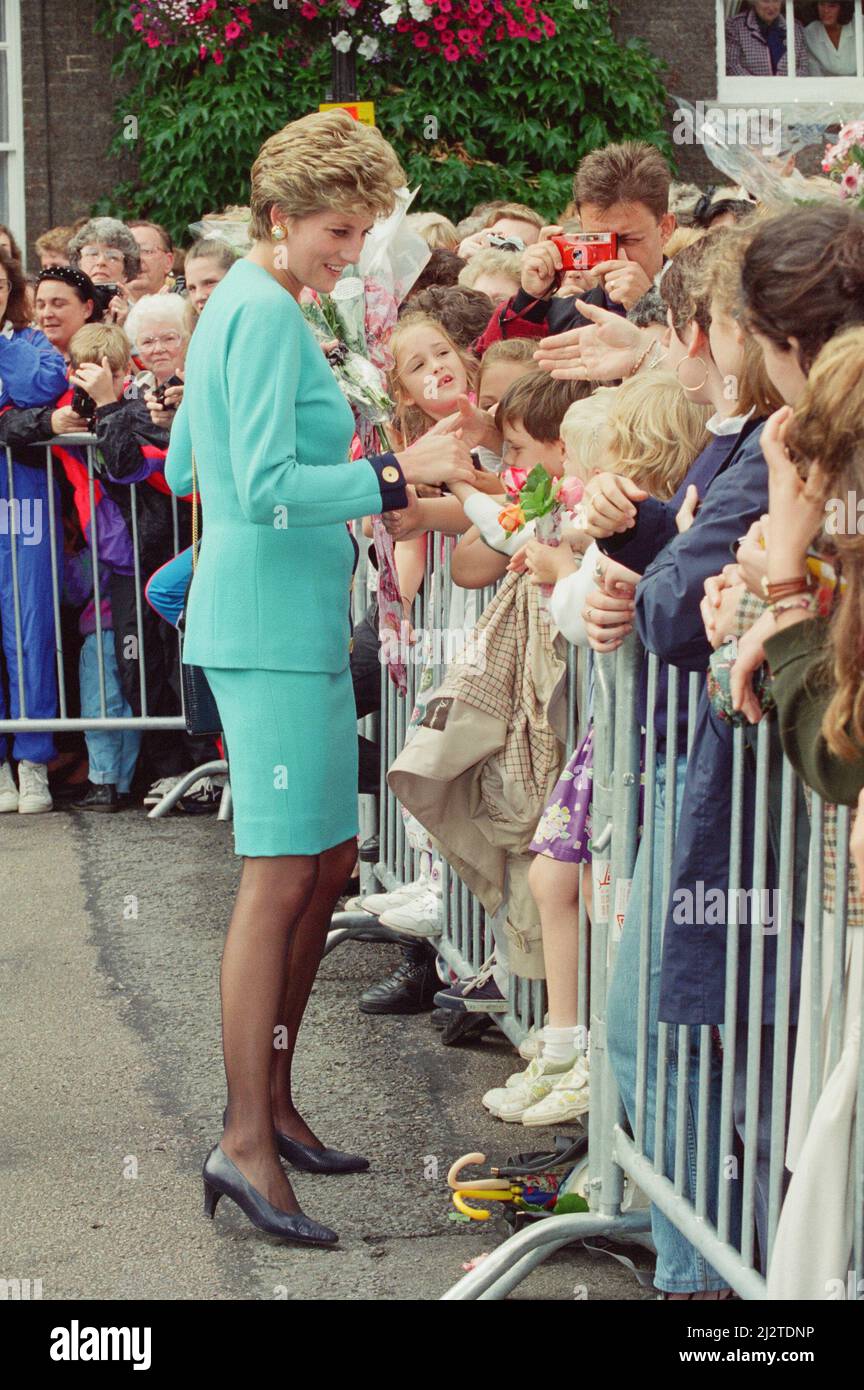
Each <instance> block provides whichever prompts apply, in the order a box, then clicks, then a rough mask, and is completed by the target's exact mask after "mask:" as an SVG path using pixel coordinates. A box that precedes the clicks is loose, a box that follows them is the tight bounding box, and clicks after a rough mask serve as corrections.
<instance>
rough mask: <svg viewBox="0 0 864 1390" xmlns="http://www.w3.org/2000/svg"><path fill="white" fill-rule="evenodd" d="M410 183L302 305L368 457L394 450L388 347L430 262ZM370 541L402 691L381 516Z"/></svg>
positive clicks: (401, 639) (391, 659) (399, 612)
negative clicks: (329, 285)
mask: <svg viewBox="0 0 864 1390" xmlns="http://www.w3.org/2000/svg"><path fill="white" fill-rule="evenodd" d="M415 193H416V190H415V192H414V193H412V192H410V191H409V190H408V189H407V188H403V189H399V190H398V191H397V193H396V207H395V209H394V211H393V213H392V214H391V215H390V216H389V217H387V218H384V219H382V220H381V221H379V222H377V223H376V224H375V226H374V227H373V228H372V230H371V231H370V232H369V235H368V236H367V238H366V243H365V245H364V247H363V251H362V253H361V255H360V259H359V262H358V264H357V266H356V267H352V268H351V270H350V272H349V273H348V274H346V275H343V277H342V279H341V280H339V281H338V282H337V284H336V285H335V287H334V289H333V293H332V294H331V295H326V294H317V293H316V292H314V291H304V292H303V293H302V294H301V297H300V305H301V309H302V311H303V313H304V315H305V316H306V319H307V322H308V323H309V326H310V327H311V329H312V331H313V333H314V334H315V336H316V337H317V338H318V340H319V342H320V343H322V345H327V344H332V343H333V342H334V340H338V343H339V347H338V348H333V349H331V350H330V351H328V353H327V356H328V360H329V361H330V365H331V367H332V368H333V371H334V373H335V375H336V379H337V381H338V382H339V386H340V388H341V390H342V392H343V394H344V396H345V398H346V400H347V401H348V403H349V405H350V406H351V408H352V410H353V412H354V420H355V426H356V430H357V437H358V439H359V441H360V445H361V448H362V454H363V456H366V455H369V454H373V453H376V452H386V451H388V450H389V449H390V444H389V442H388V439H387V431H386V425H387V423H388V422H389V421H390V420H391V419H392V417H393V412H394V405H393V402H392V400H391V399H390V397H389V395H388V393H387V386H386V380H385V377H384V373H385V372H387V371H389V370H390V368H391V367H392V365H393V358H392V354H391V353H390V349H389V346H388V342H389V338H390V334H391V332H392V330H393V328H394V326H395V324H396V318H397V314H398V310H399V304H400V303H401V302H402V300H403V298H404V297H405V295H407V294H408V292H409V290H410V289H411V287H412V286H413V284H414V282H415V280H416V279H417V277H418V275H419V274H420V272H421V270H422V269H423V268H424V266H425V265H426V263H427V261H428V260H429V257H430V255H431V254H432V253H431V250H430V248H429V247H428V246H427V244H426V242H425V241H424V240H423V238H422V237H420V236H418V235H417V233H416V232H414V231H412V230H411V228H410V227H408V226H406V225H405V217H406V214H407V212H408V209H409V207H410V206H411V203H412V201H413V199H414V196H415ZM372 543H373V545H374V547H375V558H376V560H377V563H378V633H379V636H380V638H381V652H382V659H383V660H384V661H385V662H386V665H387V671H388V675H389V677H390V679H391V680H392V681H393V683H394V685H395V686H396V688H397V690H398V691H399V694H400V695H402V696H404V695H405V694H406V693H407V689H408V680H407V669H406V664H405V660H404V652H405V649H406V629H407V620H406V617H405V609H404V605H403V602H402V595H401V592H400V589H399V577H398V575H397V573H396V562H395V557H394V553H393V541H392V538H391V536H390V534H389V532H388V531H387V529H386V527H385V526H384V523H383V521H382V520H381V517H380V516H375V517H373V518H372Z"/></svg>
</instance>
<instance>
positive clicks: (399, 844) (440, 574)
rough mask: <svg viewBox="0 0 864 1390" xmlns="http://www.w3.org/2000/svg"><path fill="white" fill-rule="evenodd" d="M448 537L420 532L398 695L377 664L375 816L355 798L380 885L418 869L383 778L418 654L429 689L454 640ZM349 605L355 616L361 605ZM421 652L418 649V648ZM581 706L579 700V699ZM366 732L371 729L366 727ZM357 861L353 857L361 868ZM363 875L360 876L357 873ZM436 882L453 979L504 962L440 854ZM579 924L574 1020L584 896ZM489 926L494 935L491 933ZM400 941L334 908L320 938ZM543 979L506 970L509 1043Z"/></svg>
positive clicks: (399, 737) (483, 918)
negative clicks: (373, 837) (492, 959)
mask: <svg viewBox="0 0 864 1390" xmlns="http://www.w3.org/2000/svg"><path fill="white" fill-rule="evenodd" d="M455 544H456V540H455V539H452V538H448V537H444V536H441V535H438V534H431V535H430V536H429V537H428V539H427V560H426V570H425V575H424V580H423V584H422V586H421V589H420V591H419V593H418V595H417V598H416V600H415V603H414V608H413V614H412V626H413V628H414V633H415V637H416V641H415V642H414V643H413V645H411V644H408V643H404V644H403V646H402V650H403V654H404V656H405V658H406V676H407V692H406V694H405V696H404V697H402V696H400V695H399V694H398V692H397V690H396V687H395V685H394V684H393V682H392V680H391V679H390V677H389V675H388V672H387V668H386V666H385V665H384V664H382V668H381V712H380V715H379V716H378V719H377V728H378V730H379V731H380V747H381V782H380V791H379V797H378V817H377V821H376V820H375V819H374V816H375V810H374V807H372V806H370V805H368V804H367V805H366V806H364V802H367V803H368V802H370V801H371V800H372V799H371V798H364V797H361V798H360V805H361V816H360V823H361V840H362V839H363V838H364V830H365V831H368V832H372V831H373V830H374V831H377V835H378V841H379V847H380V857H379V859H378V862H377V863H376V864H375V868H374V878H375V880H376V883H377V884H379V885H380V886H381V887H382V888H383V889H384V890H385V891H390V890H392V889H395V888H397V887H400V886H401V885H403V884H405V883H410V882H413V881H414V880H415V879H416V878H417V877H418V874H419V872H420V862H419V860H420V855H419V853H418V851H417V850H415V849H414V848H412V845H411V842H410V839H409V837H408V835H407V834H406V831H405V823H404V819H403V815H402V810H401V807H400V805H399V802H398V801H397V799H396V797H395V796H394V795H393V793H392V792H391V791H390V789H389V787H388V786H387V771H388V768H389V767H390V765H391V764H392V763H393V762H394V760H395V758H396V756H397V754H398V753H399V752H400V751H401V749H402V747H403V745H404V743H405V738H406V734H407V732H408V726H409V723H410V720H411V715H412V712H413V710H414V707H415V704H416V700H417V696H418V692H419V687H420V683H421V680H422V678H423V673H424V669H426V666H427V661H426V657H430V658H431V662H430V663H429V664H430V665H431V680H430V683H429V685H428V686H427V689H428V690H429V691H432V690H434V689H435V688H436V687H437V686H438V685H440V684H441V681H442V679H443V677H444V674H445V672H446V669H447V665H448V656H449V655H450V653H451V650H453V648H454V646H455V645H458V642H456V643H454V641H453V640H452V639H451V638H450V637H449V635H448V634H450V633H451V627H450V622H451V613H450V600H451V595H452V582H451V578H450V561H451V555H452V551H453V548H454V546H455ZM496 588H497V586H496V585H492V586H489V587H487V588H484V589H480V590H476V591H467V592H468V593H469V594H470V593H472V592H474V593H476V595H477V599H476V605H477V608H476V611H477V615H478V617H479V615H480V613H482V612H483V610H484V609H485V607H486V605H487V604H488V602H489V601H490V599H491V598H492V596H493V595H494V593H495V591H496ZM362 592H363V588H362V586H359V585H357V584H355V602H357V603H359V604H362V603H363V600H362V598H361V597H360V594H361V593H362ZM361 611H362V609H361V608H360V607H355V617H357V616H358V615H359V614H360V613H361ZM424 654H425V655H424ZM569 684H570V687H571V690H575V684H576V660H575V652H574V651H573V649H572V648H571V649H570V657H569ZM583 708H584V704H583ZM568 711H569V720H568V748H567V751H568V753H569V752H570V751H571V750H572V748H573V747H574V746H575V741H576V737H577V732H578V730H577V720H576V701H575V700H574V699H573V698H568ZM373 736H374V735H373ZM363 867H364V866H363V865H362V864H361V869H362V868H363ZM364 879H365V881H364ZM441 885H442V897H443V903H444V912H443V928H442V932H441V935H440V936H436V937H434V938H432V944H433V945H434V947H435V949H436V951H437V952H438V953H439V955H440V956H441V957H442V959H443V960H444V961H445V962H446V964H447V965H448V966H449V967H450V968H451V969H452V970H453V971H454V972H455V973H456V975H457V976H458V977H459V979H462V980H466V979H469V978H470V977H471V976H473V975H476V974H477V972H478V971H479V969H480V968H481V966H482V965H483V964H484V962H485V961H486V960H487V959H488V957H489V956H490V955H491V953H492V950H493V947H496V948H497V952H498V958H499V961H501V962H502V963H506V943H505V941H504V939H503V933H502V931H501V930H500V929H496V928H497V927H498V924H497V922H490V921H489V919H488V918H487V914H486V912H485V910H484V908H483V906H482V904H481V903H480V902H479V901H478V900H477V898H475V897H474V895H473V894H472V893H470V892H469V891H468V889H467V887H466V886H465V884H464V883H462V882H461V880H460V879H459V877H458V875H457V874H456V873H454V872H453V871H452V870H451V869H450V867H449V865H448V864H447V862H446V861H444V860H442V861H441ZM361 886H362V891H364V892H372V891H375V890H374V886H373V885H371V884H369V881H368V878H366V876H365V875H363V874H361ZM580 911H581V914H582V932H581V935H580V945H581V956H580V970H579V980H580V990H581V996H580V998H581V1007H580V1020H581V1021H582V1022H583V1023H584V1022H586V1021H587V979H588V968H587V967H588V933H587V930H586V924H587V919H586V914H585V908H584V904H583V905H582V906H581V909H580ZM493 933H494V935H493ZM350 938H353V939H364V940H379V941H380V940H384V941H403V942H404V941H405V940H407V939H408V938H407V937H406V936H405V935H402V934H400V933H399V932H398V931H394V930H391V929H390V928H388V927H383V926H380V925H379V924H378V923H377V922H375V921H374V920H373V919H370V916H369V914H368V913H364V912H362V911H361V912H346V913H337V914H336V916H335V917H334V919H333V930H332V931H331V933H330V937H329V939H328V947H327V949H328V950H331V949H333V947H334V946H335V945H338V944H339V943H340V942H341V941H344V940H346V939H350ZM545 1007H546V1005H545V986H544V982H543V981H542V980H526V979H522V978H520V977H518V976H516V975H513V974H510V976H509V994H508V999H507V1011H506V1012H505V1013H500V1014H495V1015H493V1019H494V1022H495V1023H496V1024H497V1025H498V1027H499V1028H501V1029H502V1031H503V1032H504V1033H506V1035H507V1037H508V1038H510V1040H511V1041H512V1042H513V1043H514V1044H516V1045H517V1046H518V1045H519V1043H521V1042H522V1041H523V1040H524V1039H525V1038H526V1037H527V1035H528V1033H529V1030H531V1029H532V1028H535V1029H536V1028H540V1027H542V1025H543V1019H544V1014H545Z"/></svg>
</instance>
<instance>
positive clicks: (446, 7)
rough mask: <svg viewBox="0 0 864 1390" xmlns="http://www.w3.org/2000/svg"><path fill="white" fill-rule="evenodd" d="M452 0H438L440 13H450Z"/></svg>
mask: <svg viewBox="0 0 864 1390" xmlns="http://www.w3.org/2000/svg"><path fill="white" fill-rule="evenodd" d="M452 8H453V5H452V0H438V13H439V14H449V13H450V11H451V10H452Z"/></svg>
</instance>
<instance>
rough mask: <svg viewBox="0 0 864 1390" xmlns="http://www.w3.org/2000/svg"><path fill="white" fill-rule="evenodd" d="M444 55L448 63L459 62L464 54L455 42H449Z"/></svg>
mask: <svg viewBox="0 0 864 1390" xmlns="http://www.w3.org/2000/svg"><path fill="white" fill-rule="evenodd" d="M444 57H445V58H446V60H447V62H448V63H458V62H459V59H460V58H461V57H462V54H461V53H460V52H459V49H458V48H457V47H456V45H455V44H453V43H448V45H447V47H446V48H445V49H444Z"/></svg>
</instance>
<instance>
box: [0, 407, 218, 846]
mask: <svg viewBox="0 0 864 1390" xmlns="http://www.w3.org/2000/svg"><path fill="white" fill-rule="evenodd" d="M96 443H97V440H96V436H95V435H92V434H74V435H57V436H55V437H54V438H52V439H50V440H48V441H46V442H45V443H44V445H41V446H37V445H32V446H30V450H31V451H32V450H36V449H39V448H41V449H43V450H44V458H45V464H44V468H45V474H44V476H45V483H46V486H45V494H46V495H45V499H44V502H45V508H44V513H43V508H42V501H43V499H41V498H37V499H35V500H32V499H21V498H19V497H17V496H16V487H15V473H14V469H13V458H12V452H11V450H10V449H9V448H8V447H7V448H6V449H5V454H6V458H5V480H6V488H7V496H6V498H5V499H3V501H2V504H0V505H2V506H3V516H2V520H3V523H4V524H3V526H2V534H0V545H2V546H3V547H4V548H5V547H6V546H7V545H8V554H9V565H10V574H11V579H12V599H13V618H14V630H15V653H16V664H17V680H16V682H15V694H16V695H17V703H18V708H19V714H18V715H17V716H16V717H15V718H12V717H11V709H10V717H7V718H5V719H0V734H6V735H14V734H16V733H37V732H47V733H77V732H87V731H98V730H105V731H119V730H123V729H129V730H139V731H141V732H142V733H144V732H147V731H152V730H157V729H159V730H175V731H181V730H183V729H184V728H185V722H184V718H183V714H182V712H180V711H178V712H177V713H176V714H152V713H151V712H150V711H149V710H148V707H147V662H146V645H145V642H144V625H143V623H144V620H143V615H144V612H145V609H146V606H147V600H146V599H145V597H144V587H145V585H146V583H147V580H148V579H149V577H150V576H149V575H148V574H145V573H143V572H142V568H141V563H140V545H139V502H138V498H139V489H140V488H141V487H142V486H145V484H135V483H132V484H130V485H129V494H130V502H131V518H132V536H131V539H132V546H133V555H134V586H135V617H136V629H137V653H138V663H139V665H138V688H139V696H140V703H141V713H140V715H122V716H120V715H109V714H108V712H107V702H106V680H105V655H104V652H103V648H102V636H103V631H104V629H103V626H102V598H103V586H102V582H101V576H100V573H99V570H100V559H99V525H98V521H96V522H95V523H94V522H93V521H92V520H91V544H90V545H89V547H88V551H89V561H90V578H91V583H92V599H93V607H94V620H95V629H94V630H95V635H96V644H95V647H96V664H97V674H98V683H99V713H98V714H97V715H91V716H88V717H83V716H82V715H81V711H80V707H79V708H77V709H76V708H75V707H74V706H73V702H72V700H71V699H70V695H69V691H68V688H67V671H66V652H65V650H64V623H63V614H62V611H61V610H62V608H63V607H64V604H63V582H64V581H63V573H64V556H63V553H62V544H63V527H62V519H61V516H60V512H59V509H58V483H57V479H58V473H59V470H60V469H61V468H62V464H60V463H58V461H57V460H56V459H55V457H54V455H53V454H52V446H55V445H60V446H65V447H67V448H74V449H75V450H76V451H78V452H79V453H80V454H81V455H83V456H84V458H85V459H86V466H87V494H88V502H89V509H90V516H91V518H94V517H97V507H96V487H97V485H98V483H99V479H100V473H99V468H98V464H97V461H96V458H95V457H94V455H95V445H96ZM33 472H34V473H36V472H39V470H38V469H36V468H34V469H33ZM117 486H118V487H119V486H121V484H117ZM29 501H32V511H33V512H35V513H36V516H35V517H33V516H30V517H29V518H28V521H29V522H30V523H33V524H32V525H31V526H29V527H28V534H24V533H23V529H22V525H21V520H22V517H23V512H24V507H25V505H26V502H29ZM180 505H182V504H180V503H178V499H177V498H176V497H174V496H173V495H172V496H171V515H172V530H173V535H172V553H173V554H174V555H176V554H177V553H178V551H179V549H180V529H179V512H178V507H179V506H180ZM31 544H32V545H33V546H34V548H38V550H39V551H40V552H41V560H42V563H44V564H45V566H46V569H49V568H50V576H51V605H52V621H53V628H54V670H53V672H52V674H51V679H53V681H54V701H53V703H54V713H53V714H52V715H34V714H33V712H32V710H28V707H27V703H28V702H27V694H26V690H25V679H24V668H25V650H24V623H23V617H22V610H21V588H20V570H21V561H22V553H21V551H22V546H24V545H31ZM84 606H86V604H85V605H84ZM177 640H178V643H179V641H180V638H179V634H178V638H177ZM29 659H30V660H32V657H30V658H29ZM9 693H10V697H11V695H12V691H11V690H10V692H9ZM226 769H227V765H226V763H225V762H223V761H221V760H214V761H213V762H209V763H206V764H204V765H202V766H201V767H198V768H195V769H193V770H192V771H190V772H188V773H186V774H185V776H184V777H183V778H182V779H181V781H180V782H179V783H178V784H177V786H176V787H175V788H174V789H173V790H172V791H171V792H169V793H168V795H167V796H166V797H164V798H163V800H162V801H161V802H160V803H159V805H158V806H155V807H154V808H153V809H152V811H150V812H149V815H150V816H151V817H153V818H158V817H160V816H163V815H165V814H166V813H167V812H168V811H169V810H170V809H171V807H172V806H173V805H174V804H175V803H176V802H177V801H178V800H179V799H180V797H181V796H183V795H184V793H185V792H186V791H187V790H188V789H189V787H190V786H191V785H192V784H193V783H194V782H196V781H197V780H198V779H199V778H200V777H206V776H216V775H219V774H224V773H225V772H226ZM225 791H226V793H227V794H226V795H223V798H222V804H220V807H219V819H221V820H225V819H227V817H228V815H229V814H230V808H231V797H230V789H229V788H228V787H226V789H225Z"/></svg>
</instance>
